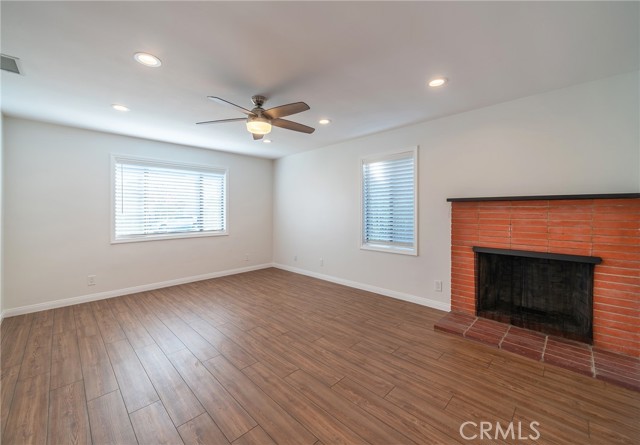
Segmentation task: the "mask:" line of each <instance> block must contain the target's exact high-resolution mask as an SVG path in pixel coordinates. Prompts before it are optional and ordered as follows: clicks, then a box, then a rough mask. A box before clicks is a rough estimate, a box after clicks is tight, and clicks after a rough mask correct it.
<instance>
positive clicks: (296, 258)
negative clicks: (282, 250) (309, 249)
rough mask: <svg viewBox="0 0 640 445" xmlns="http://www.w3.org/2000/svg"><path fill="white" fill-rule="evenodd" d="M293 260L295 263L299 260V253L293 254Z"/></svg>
mask: <svg viewBox="0 0 640 445" xmlns="http://www.w3.org/2000/svg"><path fill="white" fill-rule="evenodd" d="M293 262H294V263H295V262H298V255H294V256H293Z"/></svg>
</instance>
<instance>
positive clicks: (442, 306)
mask: <svg viewBox="0 0 640 445" xmlns="http://www.w3.org/2000/svg"><path fill="white" fill-rule="evenodd" d="M272 266H273V267H275V268H278V269H282V270H286V271H289V272H293V273H297V274H300V275H306V276H308V277H313V278H318V279H320V280H324V281H329V282H331V283H336V284H342V285H343V286H348V287H353V288H355V289H360V290H365V291H368V292H373V293H376V294H380V295H384V296H385V297H391V298H395V299H397V300H403V301H409V302H411V303H415V304H419V305H421V306H427V307H430V308H433V309H439V310H441V311H445V312H450V311H451V304H447V303H442V302H440V301H435V300H431V299H430V298H423V297H418V296H416V295H411V294H406V293H404V292H397V291H394V290H390V289H385V288H383V287H378V286H372V285H370V284H364V283H360V282H358V281H351V280H346V279H344V278H339V277H334V276H333V275H325V274H321V273H317V272H312V271H310V270H305V269H299V268H297V267H291V266H287V265H286V264H280V263H273V265H272Z"/></svg>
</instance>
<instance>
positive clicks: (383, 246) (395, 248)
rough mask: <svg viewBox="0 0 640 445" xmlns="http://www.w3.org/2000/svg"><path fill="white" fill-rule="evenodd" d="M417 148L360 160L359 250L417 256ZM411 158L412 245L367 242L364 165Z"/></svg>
mask: <svg viewBox="0 0 640 445" xmlns="http://www.w3.org/2000/svg"><path fill="white" fill-rule="evenodd" d="M418 148H419V147H418V146H413V147H409V148H406V149H404V150H400V151H393V152H387V153H382V154H377V155H372V156H367V157H361V158H360V183H359V187H360V240H359V245H360V249H361V250H368V251H374V252H386V253H395V254H399V255H410V256H418V231H419V230H418ZM408 154H410V155H411V156H412V157H413V245H412V246H399V245H393V244H387V243H375V242H367V241H366V240H365V220H366V218H365V208H364V202H365V198H364V165H365V164H370V163H374V162H382V161H391V160H394V159H400V158H404V157H408V156H407V155H408Z"/></svg>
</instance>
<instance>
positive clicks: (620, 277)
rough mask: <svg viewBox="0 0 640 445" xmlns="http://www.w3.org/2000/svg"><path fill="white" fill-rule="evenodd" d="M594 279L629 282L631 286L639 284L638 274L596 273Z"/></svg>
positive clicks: (639, 277)
mask: <svg viewBox="0 0 640 445" xmlns="http://www.w3.org/2000/svg"><path fill="white" fill-rule="evenodd" d="M595 279H596V280H598V281H605V282H609V283H620V284H631V285H633V286H640V276H638V275H636V276H624V275H610V274H603V273H596V274H595Z"/></svg>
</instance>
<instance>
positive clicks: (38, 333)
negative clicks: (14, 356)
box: [19, 312, 53, 380]
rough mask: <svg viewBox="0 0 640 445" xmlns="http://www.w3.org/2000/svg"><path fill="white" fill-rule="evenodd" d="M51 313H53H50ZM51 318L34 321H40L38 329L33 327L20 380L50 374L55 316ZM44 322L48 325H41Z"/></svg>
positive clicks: (21, 368)
mask: <svg viewBox="0 0 640 445" xmlns="http://www.w3.org/2000/svg"><path fill="white" fill-rule="evenodd" d="M50 313H51V312H50ZM50 320H51V324H48V321H49V318H45V319H40V320H34V322H35V321H39V322H40V324H38V327H34V325H32V327H31V332H30V333H29V339H28V340H27V345H26V348H25V351H24V356H23V358H22V365H21V367H20V377H19V379H20V380H24V379H28V378H31V377H35V376H36V375H39V374H44V373H47V372H49V369H50V366H51V340H52V339H51V332H52V328H53V316H51V317H50ZM42 322H44V323H47V324H44V325H43V324H41V323H42Z"/></svg>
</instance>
